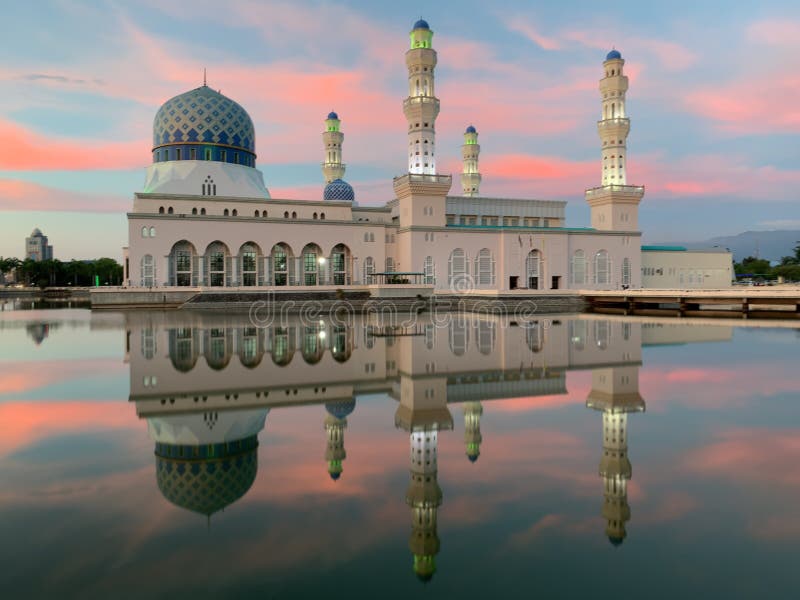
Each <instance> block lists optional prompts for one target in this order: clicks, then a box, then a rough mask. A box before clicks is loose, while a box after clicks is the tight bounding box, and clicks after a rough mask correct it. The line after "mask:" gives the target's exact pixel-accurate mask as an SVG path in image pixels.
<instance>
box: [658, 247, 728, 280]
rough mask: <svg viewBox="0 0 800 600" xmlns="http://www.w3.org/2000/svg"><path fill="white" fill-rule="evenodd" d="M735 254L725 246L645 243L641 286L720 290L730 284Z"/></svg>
mask: <svg viewBox="0 0 800 600" xmlns="http://www.w3.org/2000/svg"><path fill="white" fill-rule="evenodd" d="M733 279H734V272H733V254H731V253H730V252H729V251H728V250H725V249H722V248H712V249H709V250H687V249H686V248H684V247H683V246H642V287H645V288H662V289H670V290H673V289H684V288H697V289H715V288H716V289H718V288H727V287H730V286H731V282H732V281H733Z"/></svg>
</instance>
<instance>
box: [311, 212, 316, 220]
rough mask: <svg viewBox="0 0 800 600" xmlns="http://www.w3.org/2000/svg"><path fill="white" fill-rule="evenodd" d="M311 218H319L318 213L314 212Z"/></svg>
mask: <svg viewBox="0 0 800 600" xmlns="http://www.w3.org/2000/svg"><path fill="white" fill-rule="evenodd" d="M311 218H312V219H314V220H315V221H316V220H317V213H314V214H313V215H312V216H311Z"/></svg>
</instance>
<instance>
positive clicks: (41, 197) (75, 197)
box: [0, 179, 130, 213]
mask: <svg viewBox="0 0 800 600" xmlns="http://www.w3.org/2000/svg"><path fill="white" fill-rule="evenodd" d="M129 206H130V201H129V200H127V199H126V198H124V197H122V196H117V195H110V194H109V195H106V194H95V193H89V192H71V191H68V190H62V189H58V188H53V187H48V186H45V185H40V184H38V183H32V182H29V181H21V180H18V179H0V210H25V211H29V210H47V211H54V210H58V211H79V212H83V211H87V212H112V213H122V212H124V211H126V210H127V209H128V208H129Z"/></svg>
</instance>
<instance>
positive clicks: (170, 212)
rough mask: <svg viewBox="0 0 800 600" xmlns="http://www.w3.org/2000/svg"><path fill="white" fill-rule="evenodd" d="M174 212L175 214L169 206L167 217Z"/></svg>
mask: <svg viewBox="0 0 800 600" xmlns="http://www.w3.org/2000/svg"><path fill="white" fill-rule="evenodd" d="M174 212H175V211H174V210H172V207H171V206H170V207H169V208H168V209H167V214H168V215H171V214H173V213H174Z"/></svg>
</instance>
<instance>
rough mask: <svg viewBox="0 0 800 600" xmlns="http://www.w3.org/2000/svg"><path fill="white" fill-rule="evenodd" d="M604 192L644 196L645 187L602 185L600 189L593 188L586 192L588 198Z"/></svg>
mask: <svg viewBox="0 0 800 600" xmlns="http://www.w3.org/2000/svg"><path fill="white" fill-rule="evenodd" d="M602 192H627V193H629V194H644V186H643V185H616V184H611V185H601V186H598V187H593V188H590V189H588V190H586V195H587V196H592V195H594V194H600V193H602Z"/></svg>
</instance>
